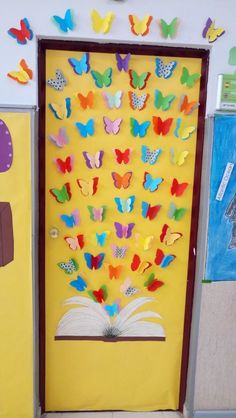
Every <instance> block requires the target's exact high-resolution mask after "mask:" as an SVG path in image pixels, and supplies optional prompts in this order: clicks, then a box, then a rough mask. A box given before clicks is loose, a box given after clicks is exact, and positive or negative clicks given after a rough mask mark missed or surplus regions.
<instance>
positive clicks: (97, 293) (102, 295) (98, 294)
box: [88, 285, 108, 303]
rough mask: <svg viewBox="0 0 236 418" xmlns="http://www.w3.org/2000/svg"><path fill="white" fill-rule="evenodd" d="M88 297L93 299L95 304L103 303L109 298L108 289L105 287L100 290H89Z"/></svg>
mask: <svg viewBox="0 0 236 418" xmlns="http://www.w3.org/2000/svg"><path fill="white" fill-rule="evenodd" d="M88 295H89V296H90V297H91V298H92V299H93V301H94V302H97V303H103V302H105V300H106V299H107V296H108V293H107V287H106V285H103V286H101V287H100V288H99V289H98V290H89V291H88Z"/></svg>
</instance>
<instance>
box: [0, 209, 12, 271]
mask: <svg viewBox="0 0 236 418" xmlns="http://www.w3.org/2000/svg"><path fill="white" fill-rule="evenodd" d="M13 259H14V234H13V224H12V212H11V206H10V203H8V202H0V267H2V266H5V265H6V264H8V263H10V262H11V261H13Z"/></svg>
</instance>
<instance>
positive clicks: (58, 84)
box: [47, 69, 67, 91]
mask: <svg viewBox="0 0 236 418" xmlns="http://www.w3.org/2000/svg"><path fill="white" fill-rule="evenodd" d="M55 75H56V79H55V80H53V79H52V78H49V80H47V84H48V85H49V86H51V87H53V88H54V89H55V90H60V91H62V90H63V89H64V87H65V86H66V85H67V81H66V79H65V77H64V75H63V73H62V71H61V70H59V69H57V70H56V71H55Z"/></svg>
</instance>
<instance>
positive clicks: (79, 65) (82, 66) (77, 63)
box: [68, 52, 90, 75]
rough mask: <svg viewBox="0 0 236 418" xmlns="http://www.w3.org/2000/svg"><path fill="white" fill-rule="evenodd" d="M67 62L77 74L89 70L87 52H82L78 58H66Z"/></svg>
mask: <svg viewBox="0 0 236 418" xmlns="http://www.w3.org/2000/svg"><path fill="white" fill-rule="evenodd" d="M68 62H69V64H70V65H71V67H72V68H73V70H74V73H75V74H77V75H82V74H83V73H85V74H87V73H88V72H89V70H90V64H89V52H84V53H83V55H82V57H81V58H80V60H78V59H77V58H73V57H72V58H68Z"/></svg>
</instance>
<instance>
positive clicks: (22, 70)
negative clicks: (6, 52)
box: [7, 59, 33, 84]
mask: <svg viewBox="0 0 236 418" xmlns="http://www.w3.org/2000/svg"><path fill="white" fill-rule="evenodd" d="M7 76H8V77H9V78H12V79H13V80H15V81H17V82H18V83H20V84H27V83H28V82H29V80H32V78H33V71H32V70H31V69H30V68H29V67H28V65H27V63H26V61H25V60H24V59H22V60H21V61H20V62H19V71H10V72H9V73H8V74H7Z"/></svg>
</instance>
